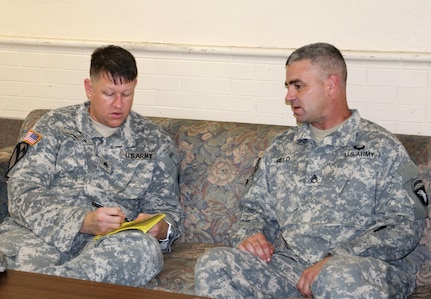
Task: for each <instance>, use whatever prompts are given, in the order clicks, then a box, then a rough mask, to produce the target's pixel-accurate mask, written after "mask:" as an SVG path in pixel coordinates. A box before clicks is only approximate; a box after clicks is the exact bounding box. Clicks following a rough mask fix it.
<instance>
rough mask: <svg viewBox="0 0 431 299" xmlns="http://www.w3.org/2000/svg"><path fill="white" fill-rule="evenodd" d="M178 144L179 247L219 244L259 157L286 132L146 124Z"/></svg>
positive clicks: (201, 123) (177, 122) (193, 123)
mask: <svg viewBox="0 0 431 299" xmlns="http://www.w3.org/2000/svg"><path fill="white" fill-rule="evenodd" d="M151 119H152V120H153V121H155V122H156V123H158V124H160V125H161V126H163V127H164V128H165V129H166V130H167V131H168V133H169V134H170V135H171V136H172V138H173V140H174V142H175V143H176V144H177V148H178V151H179V153H180V156H181V158H182V162H181V166H180V176H179V183H180V190H181V198H180V201H181V204H182V206H183V209H184V216H185V217H184V221H183V224H184V229H183V232H182V234H181V241H187V242H204V243H223V244H226V245H229V244H230V242H229V238H228V236H227V233H228V231H229V229H230V228H231V226H232V224H233V223H235V222H236V221H237V218H238V210H239V206H238V204H239V201H240V198H241V196H242V194H243V192H244V189H245V184H246V182H247V179H248V178H249V176H250V175H252V174H253V172H254V167H255V165H256V162H257V160H258V158H259V157H262V156H263V154H264V152H265V149H266V148H267V147H268V145H269V144H270V142H271V141H272V139H273V138H274V137H275V136H276V135H277V134H278V133H280V132H282V131H284V130H286V128H287V127H283V126H272V125H257V124H243V123H230V122H217V121H205V120H181V119H169V118H151Z"/></svg>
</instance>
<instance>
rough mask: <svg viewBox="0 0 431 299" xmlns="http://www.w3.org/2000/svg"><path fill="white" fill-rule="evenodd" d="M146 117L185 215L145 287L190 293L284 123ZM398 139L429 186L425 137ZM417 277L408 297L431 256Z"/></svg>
mask: <svg viewBox="0 0 431 299" xmlns="http://www.w3.org/2000/svg"><path fill="white" fill-rule="evenodd" d="M45 112H46V110H34V111H32V112H31V113H30V114H29V115H28V117H27V118H26V119H25V120H24V122H23V124H22V126H21V132H20V134H21V135H22V134H23V133H25V132H26V131H27V130H28V129H29V128H30V127H31V126H32V125H33V124H34V123H35V121H37V119H39V117H40V116H41V115H42V114H43V113H45ZM151 119H152V120H153V121H155V122H157V123H159V124H160V125H162V126H163V127H164V128H165V129H166V130H167V132H168V133H169V134H170V135H171V136H172V138H173V140H174V142H175V143H176V144H177V147H178V151H179V153H180V155H181V157H182V162H181V168H180V177H179V180H180V189H181V198H180V201H181V204H182V206H183V208H184V216H185V217H184V220H183V225H184V229H183V231H182V234H181V237H180V239H179V240H178V241H177V242H176V243H174V247H173V252H172V253H170V254H166V255H165V265H164V268H163V270H162V272H161V273H160V274H159V275H158V276H157V277H155V278H154V279H153V280H151V281H150V282H149V283H148V284H147V285H146V286H145V287H147V288H153V289H161V290H165V291H170V292H179V293H186V294H193V293H194V277H193V271H194V265H195V261H196V258H197V257H198V256H199V255H200V254H201V253H203V252H204V251H206V250H208V249H209V248H211V247H214V246H220V245H229V240H228V237H227V232H228V230H229V229H230V227H231V226H232V224H233V223H234V222H235V221H236V220H237V217H238V202H239V199H240V198H241V195H242V193H243V191H244V187H245V183H246V181H247V178H248V177H249V176H250V175H251V174H252V172H253V170H254V167H255V163H256V161H257V159H258V158H259V157H262V155H263V154H264V152H265V149H266V148H267V147H268V145H269V144H270V142H271V140H272V139H273V138H274V136H276V135H277V134H278V133H280V132H281V131H283V130H286V127H283V126H274V125H261V124H244V123H232V122H217V121H203V120H186V119H171V118H151ZM0 121H1V120H0ZM0 124H1V122H0ZM2 128H3V125H2ZM398 137H399V139H400V140H401V141H402V142H403V144H404V145H405V147H406V148H407V150H408V152H409V154H410V155H411V157H412V159H413V160H414V161H415V162H416V163H417V165H418V166H419V169H420V172H421V176H422V178H423V180H424V182H425V184H426V187H427V189H428V190H431V137H427V136H413V135H398ZM17 138H18V136H16V139H17ZM16 139H15V140H16ZM0 146H4V145H2V144H0ZM12 149H13V144H8V147H6V148H3V149H0V162H1V167H0V171H1V173H0V175H1V181H0V187H1V189H2V190H1V192H0V217H1V216H4V215H5V214H6V213H7V210H6V208H7V207H6V192H5V185H4V178H3V177H4V175H3V173H4V171H5V169H6V167H7V166H6V165H7V159H8V158H9V156H10V153H11V151H12ZM430 216H431V213H430ZM1 219H2V218H1ZM1 219H0V221H1ZM421 243H424V244H426V245H427V246H428V248H429V249H430V254H431V220H430V219H427V226H426V228H425V231H424V235H423V237H422V240H421ZM417 277H418V279H417V281H418V287H417V289H416V291H415V293H414V294H413V295H412V296H411V297H410V298H430V297H431V260H428V261H427V262H426V263H424V265H423V266H422V268H421V271H420V272H419V273H418V275H417Z"/></svg>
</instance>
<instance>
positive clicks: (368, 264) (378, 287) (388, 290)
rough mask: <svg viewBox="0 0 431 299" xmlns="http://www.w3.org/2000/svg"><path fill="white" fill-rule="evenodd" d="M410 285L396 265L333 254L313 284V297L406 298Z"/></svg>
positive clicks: (371, 259) (372, 259) (369, 258)
mask: <svg viewBox="0 0 431 299" xmlns="http://www.w3.org/2000/svg"><path fill="white" fill-rule="evenodd" d="M410 287H411V285H410V284H409V282H408V281H406V280H405V276H404V275H402V273H401V272H400V270H398V269H397V268H395V267H393V266H391V265H389V264H387V263H385V262H383V261H381V260H378V259H375V258H371V257H357V256H343V257H333V258H331V259H330V260H329V261H328V263H326V264H325V266H324V267H323V269H322V271H321V272H320V273H319V275H318V276H317V278H316V280H315V282H314V283H313V285H312V291H313V295H314V298H405V297H406V293H408V292H409V289H410Z"/></svg>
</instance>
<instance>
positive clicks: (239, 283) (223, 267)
mask: <svg viewBox="0 0 431 299" xmlns="http://www.w3.org/2000/svg"><path fill="white" fill-rule="evenodd" d="M302 271H303V268H302V266H300V265H298V264H297V263H296V262H295V261H294V260H292V259H291V258H289V257H286V256H282V255H277V254H275V255H273V257H272V260H271V262H269V263H266V262H264V261H262V260H260V259H259V258H257V257H256V256H254V255H252V254H250V253H248V252H244V251H240V250H238V249H235V248H228V247H221V248H215V249H213V250H211V251H209V252H207V253H206V254H204V255H202V256H201V257H200V258H199V259H198V262H197V264H196V269H195V281H196V291H197V293H198V294H199V295H204V296H210V297H220V298H222V297H225V298H230V297H240V298H276V297H295V296H300V294H299V293H298V291H297V289H296V283H297V281H298V277H299V275H300V273H302Z"/></svg>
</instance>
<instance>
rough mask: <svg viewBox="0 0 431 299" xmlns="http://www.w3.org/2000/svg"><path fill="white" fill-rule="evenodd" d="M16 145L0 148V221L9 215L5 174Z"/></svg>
mask: <svg viewBox="0 0 431 299" xmlns="http://www.w3.org/2000/svg"><path fill="white" fill-rule="evenodd" d="M13 148H14V146H8V147H4V148H1V149H0V222H2V221H3V219H4V218H5V217H6V216H7V214H8V211H7V190H6V178H5V174H6V171H7V169H8V164H9V158H10V156H11V154H12V151H13Z"/></svg>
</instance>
